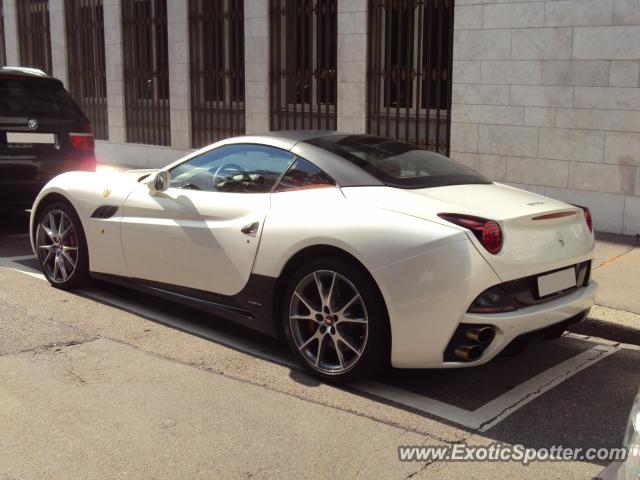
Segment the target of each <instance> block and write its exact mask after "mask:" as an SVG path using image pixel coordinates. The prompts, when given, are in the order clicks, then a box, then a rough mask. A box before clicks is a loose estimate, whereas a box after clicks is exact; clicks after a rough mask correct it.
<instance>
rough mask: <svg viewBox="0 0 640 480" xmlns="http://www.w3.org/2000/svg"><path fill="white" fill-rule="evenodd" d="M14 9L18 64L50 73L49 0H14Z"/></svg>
mask: <svg viewBox="0 0 640 480" xmlns="http://www.w3.org/2000/svg"><path fill="white" fill-rule="evenodd" d="M16 10H17V14H18V43H19V49H20V64H21V65H23V66H25V67H34V68H39V69H41V70H44V71H45V72H47V73H48V74H49V75H51V74H52V68H51V33H50V29H49V1H48V0H20V1H18V2H16Z"/></svg>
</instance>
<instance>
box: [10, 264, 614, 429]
mask: <svg viewBox="0 0 640 480" xmlns="http://www.w3.org/2000/svg"><path fill="white" fill-rule="evenodd" d="M34 258H35V257H34V256H33V255H23V256H18V257H4V258H2V257H0V266H5V267H8V268H11V269H13V270H16V271H18V272H20V273H24V274H26V275H29V276H32V277H35V278H39V279H41V280H46V279H45V278H44V276H43V275H42V273H40V272H39V271H38V270H35V269H33V268H31V267H28V266H26V265H23V264H21V263H17V262H19V261H23V260H29V259H34ZM80 292H81V293H82V294H83V295H86V296H87V297H89V298H92V299H94V300H98V301H100V302H102V303H105V304H107V305H111V306H114V307H116V308H118V307H119V308H122V309H125V310H127V311H129V312H132V313H134V314H137V315H140V316H143V317H146V318H149V319H152V320H155V321H157V322H159V323H162V324H165V325H168V326H171V327H173V328H176V329H178V330H181V331H185V332H187V333H191V334H194V335H198V336H200V337H203V338H206V339H208V340H212V341H214V342H216V343H219V344H221V345H225V346H227V347H230V348H233V349H235V350H238V351H242V352H245V353H248V354H251V355H255V356H258V357H260V358H263V359H265V360H269V361H272V362H275V363H278V364H281V365H285V366H287V367H290V368H295V369H300V367H299V366H298V365H297V364H295V363H293V362H292V361H291V360H289V359H288V358H286V356H280V355H274V354H272V353H271V352H267V351H265V350H264V349H262V348H260V346H259V345H256V344H254V343H252V342H249V341H245V340H243V339H239V338H238V336H237V335H233V334H231V335H230V334H226V333H224V332H220V331H219V330H217V329H216V328H215V325H214V326H212V327H208V326H206V325H199V324H196V323H194V322H189V321H187V320H185V319H184V318H182V317H179V316H175V315H171V314H167V313H162V312H158V311H157V310H155V309H153V308H148V307H146V306H144V305H140V304H139V303H137V302H135V301H128V300H125V299H122V298H114V297H112V296H111V295H109V294H108V293H105V292H102V291H100V290H96V289H92V288H87V289H82V290H80ZM594 341H595V339H594ZM619 350H620V348H619V347H614V346H609V345H600V344H599V345H596V346H594V347H593V348H591V349H589V350H586V351H583V352H582V353H580V354H578V355H576V356H574V357H571V358H569V359H568V360H565V361H564V362H562V363H559V364H557V365H554V366H553V367H551V368H549V369H547V370H545V371H543V372H541V373H540V374H538V375H536V376H535V377H533V378H530V379H529V380H527V381H525V382H523V383H521V384H519V385H517V386H516V387H514V388H512V389H511V390H509V391H507V392H505V393H504V394H502V395H500V396H499V397H496V398H495V399H493V400H491V401H489V402H488V403H486V404H484V405H483V406H481V407H479V408H478V409H476V410H473V411H470V410H465V409H463V408H460V407H456V406H455V405H451V404H448V403H445V402H442V401H439V400H436V399H433V398H430V397H427V396H424V395H420V394H417V393H414V392H411V391H409V390H403V389H401V388H397V387H393V386H390V385H386V384H383V383H379V382H376V381H360V382H356V383H353V384H351V385H350V387H352V388H354V389H356V390H359V391H362V392H365V393H368V394H370V395H373V396H375V397H379V398H382V399H385V400H389V401H392V402H394V403H397V404H399V405H403V406H405V407H409V408H412V409H415V410H417V411H420V412H422V413H426V414H428V415H433V416H436V417H439V418H442V419H444V420H447V421H450V422H453V423H456V424H458V425H462V426H464V427H467V428H470V429H473V430H478V431H480V432H486V431H487V430H489V429H490V428H492V427H494V426H495V425H497V424H498V423H500V422H502V421H503V420H504V419H505V418H507V417H508V416H509V415H511V414H512V413H514V412H516V411H517V410H519V409H520V408H522V407H523V406H525V405H526V404H528V403H529V402H531V401H532V400H534V399H536V398H537V397H539V396H540V395H542V394H544V393H545V392H547V391H549V390H551V389H552V388H554V387H556V386H558V385H559V384H561V383H562V382H564V381H565V380H567V379H569V378H571V377H572V376H573V375H575V374H577V373H578V372H580V371H582V370H584V369H586V368H588V367H590V366H592V365H594V364H596V363H597V362H599V361H600V360H603V359H604V358H606V357H608V356H609V355H611V354H613V353H615V352H617V351H619Z"/></svg>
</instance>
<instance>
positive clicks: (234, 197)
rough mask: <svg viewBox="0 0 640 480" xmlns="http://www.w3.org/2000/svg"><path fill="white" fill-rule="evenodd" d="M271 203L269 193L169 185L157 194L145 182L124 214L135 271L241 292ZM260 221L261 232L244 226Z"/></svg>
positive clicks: (193, 285) (153, 277)
mask: <svg viewBox="0 0 640 480" xmlns="http://www.w3.org/2000/svg"><path fill="white" fill-rule="evenodd" d="M269 204H270V194H269V193H249V194H248V193H226V192H206V191H194V190H185V189H180V188H169V189H168V190H167V191H165V192H159V193H156V194H155V195H151V194H150V192H149V189H148V188H147V186H146V185H145V184H141V185H139V186H138V188H136V190H134V191H133V193H132V194H131V195H130V196H129V198H128V199H127V201H126V203H125V207H124V216H123V219H122V246H123V249H124V254H125V259H126V262H127V266H128V269H129V274H130V276H131V277H134V278H142V279H146V280H153V281H156V282H162V283H167V284H172V285H180V286H184V287H189V288H196V289H199V290H205V291H209V292H214V293H217V294H221V295H234V294H236V293H238V292H240V291H241V290H242V288H243V287H244V286H245V284H246V283H247V281H248V279H249V275H250V274H251V269H252V267H253V262H254V259H255V256H256V251H257V248H258V243H259V240H260V234H261V233H262V223H263V220H264V218H265V215H266V212H267V210H268V209H269ZM254 222H259V225H258V229H257V232H255V229H250V230H251V231H250V232H249V233H243V232H242V231H241V230H242V229H243V228H245V227H247V226H248V225H250V224H252V223H254ZM254 233H255V235H254Z"/></svg>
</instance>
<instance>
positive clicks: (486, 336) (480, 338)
mask: <svg viewBox="0 0 640 480" xmlns="http://www.w3.org/2000/svg"><path fill="white" fill-rule="evenodd" d="M466 336H467V338H468V339H469V340H472V341H474V342H478V343H481V344H483V345H488V344H489V343H491V342H492V341H493V339H494V338H495V336H496V332H495V330H494V329H493V328H491V327H482V328H470V329H469V330H467V333H466Z"/></svg>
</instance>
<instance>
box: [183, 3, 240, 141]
mask: <svg viewBox="0 0 640 480" xmlns="http://www.w3.org/2000/svg"><path fill="white" fill-rule="evenodd" d="M243 4H244V2H243V0H190V1H189V50H190V63H191V125H192V139H191V141H192V146H194V147H201V146H203V145H207V144H210V143H212V142H214V141H217V140H220V139H223V138H226V137H231V136H235V135H240V134H242V133H244V131H245V127H244V14H243Z"/></svg>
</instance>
